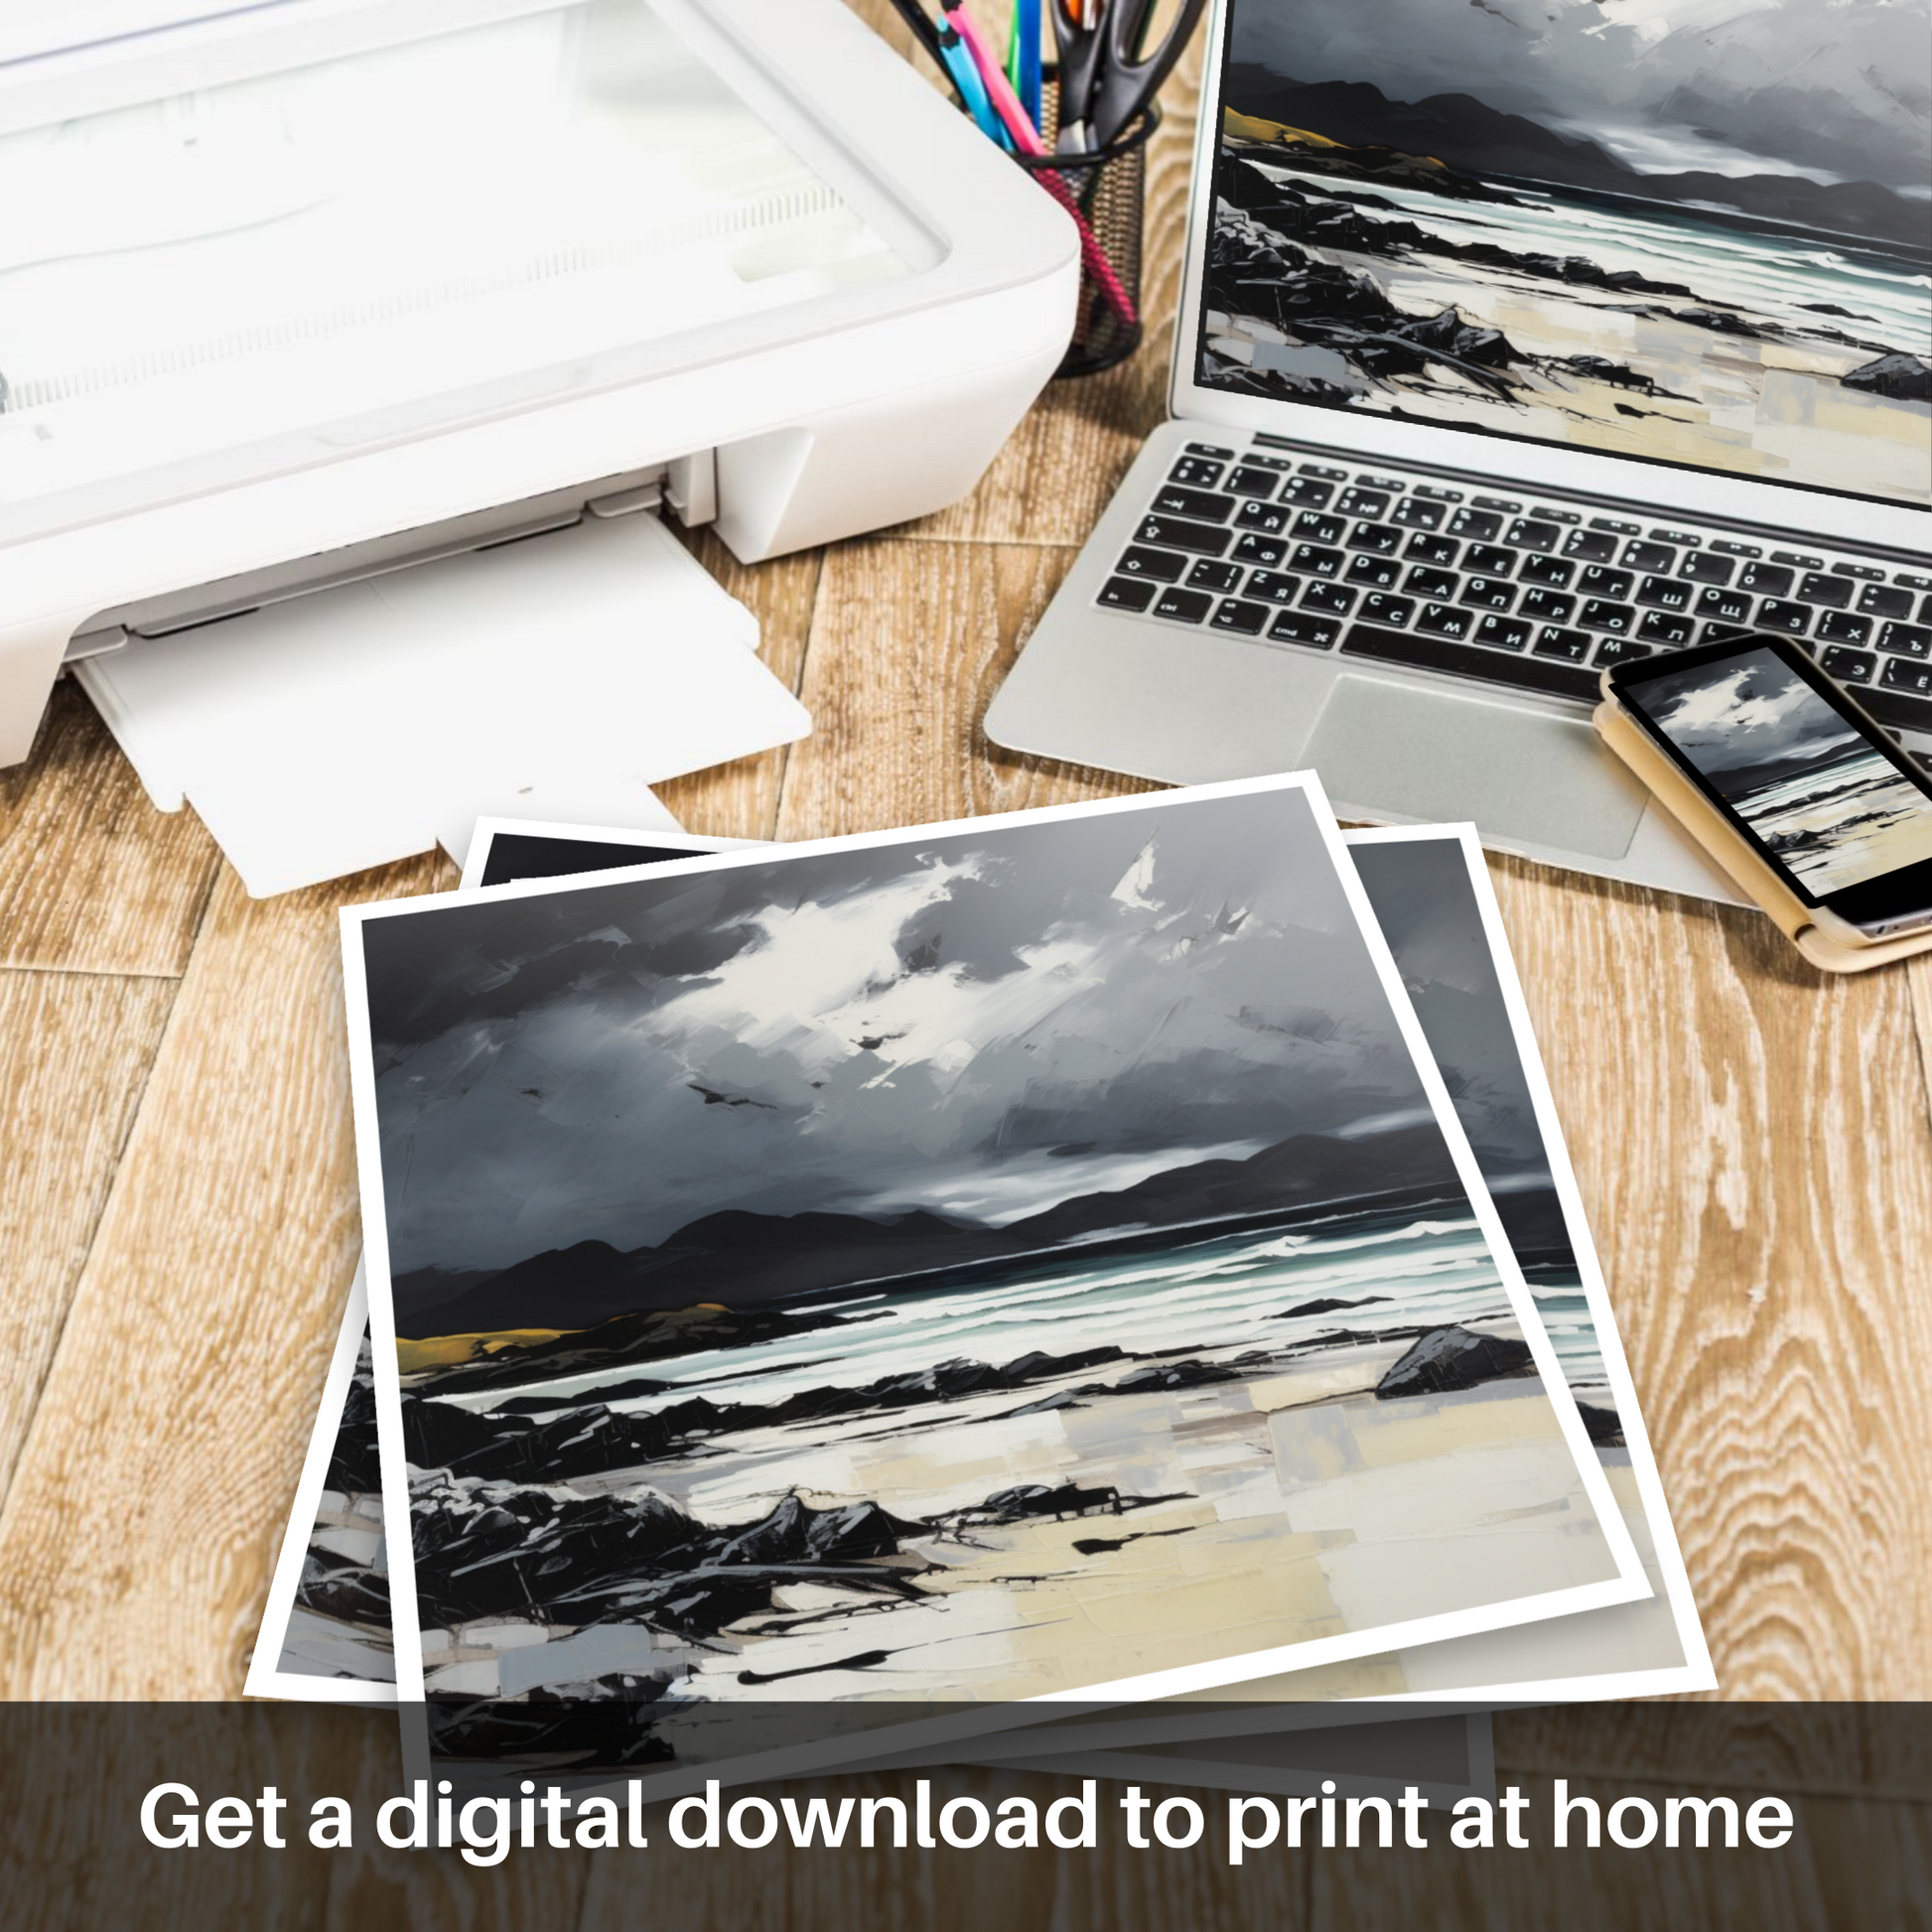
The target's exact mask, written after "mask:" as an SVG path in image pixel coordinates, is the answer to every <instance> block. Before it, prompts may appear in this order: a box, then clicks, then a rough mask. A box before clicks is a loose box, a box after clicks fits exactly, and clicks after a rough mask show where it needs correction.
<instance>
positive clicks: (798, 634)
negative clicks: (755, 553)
mask: <svg viewBox="0 0 1932 1932" xmlns="http://www.w3.org/2000/svg"><path fill="white" fill-rule="evenodd" d="M672 527H673V528H675V527H676V526H675V525H673V526H672ZM677 534H678V536H680V537H681V538H682V539H683V541H684V543H685V546H686V547H687V548H688V549H689V550H690V551H691V553H692V555H693V556H695V557H696V558H697V559H698V561H699V562H700V563H702V564H703V565H704V567H705V568H706V569H707V570H708V571H710V572H711V574H712V575H713V576H714V577H716V578H717V580H718V581H719V583H720V584H722V585H723V586H724V588H725V589H726V590H727V591H729V592H730V593H731V595H732V596H733V597H735V598H737V599H738V600H739V601H740V602H741V603H742V604H745V605H746V606H748V607H749V608H750V609H751V611H752V612H753V614H754V615H755V616H756V617H757V619H758V621H759V657H760V658H762V659H763V661H764V663H765V664H766V666H767V667H768V668H769V669H770V671H771V674H772V675H773V676H774V677H777V678H779V679H781V680H782V681H783V682H784V684H785V685H786V686H787V687H788V688H789V689H790V690H791V691H793V692H794V693H795V692H796V691H797V690H798V687H799V684H800V682H801V680H802V679H803V677H804V673H805V649H806V645H807V643H808V641H809V640H810V637H811V623H812V608H813V605H814V604H815V602H816V601H817V597H818V577H819V555H820V553H819V552H818V551H816V550H807V551H803V552H800V553H799V554H798V555H796V556H790V557H779V558H775V559H774V560H773V561H772V562H770V563H765V564H741V563H740V562H739V561H738V559H737V558H736V557H734V556H733V555H732V554H731V552H730V551H729V550H727V549H726V548H725V546H724V545H723V544H722V543H721V542H720V541H719V540H718V538H717V536H716V535H715V534H713V532H712V531H710V530H708V529H700V530H678V531H677ZM790 756H791V747H790V746H788V745H781V746H779V747H778V748H777V749H776V750H774V751H770V752H761V753H759V755H758V756H757V757H756V758H749V759H734V760H733V761H732V762H731V763H730V764H719V765H713V766H712V767H711V768H710V769H709V770H707V771H694V772H692V773H690V774H689V775H688V776H686V777H682V778H673V779H671V780H670V781H669V782H668V783H666V784H661V785H658V786H656V787H655V789H656V792H657V795H658V797H659V798H661V799H662V800H663V801H664V803H665V804H666V805H668V806H669V807H670V809H671V810H672V811H673V812H675V813H676V814H677V817H678V819H679V821H680V822H681V823H682V824H683V826H684V828H685V829H686V830H687V831H690V832H710V833H713V834H714V835H716V836H717V837H719V838H726V839H768V838H770V837H771V836H772V831H773V828H774V827H775V826H776V824H777V820H778V792H779V788H780V786H781V785H782V784H783V782H784V772H785V763H786V760H787V759H789V758H790Z"/></svg>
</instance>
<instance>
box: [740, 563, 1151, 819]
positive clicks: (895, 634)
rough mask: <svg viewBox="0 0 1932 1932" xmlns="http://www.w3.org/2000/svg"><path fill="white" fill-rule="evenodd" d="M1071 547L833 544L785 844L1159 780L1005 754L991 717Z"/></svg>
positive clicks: (1103, 793) (809, 668) (788, 786)
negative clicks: (990, 728) (991, 730)
mask: <svg viewBox="0 0 1932 1932" xmlns="http://www.w3.org/2000/svg"><path fill="white" fill-rule="evenodd" d="M1070 561H1071V559H1070V555H1069V553H1067V552H1066V551H1063V550H1053V549H1045V548H1040V547H1037V546H1032V545H992V544H977V543H975V544H957V543H925V542H911V541H906V540H903V539H897V538H882V539H874V540H871V541H868V542H860V543H847V544H841V545H839V546H837V547H836V548H834V549H832V550H830V551H828V552H827V553H826V557H825V570H824V576H823V578H822V579H821V582H820V592H819V605H818V612H817V616H816V618H815V619H814V621H813V626H812V643H811V650H810V653H809V655H808V656H807V658H806V660H805V681H804V684H803V687H802V689H801V695H802V696H803V698H804V700H805V703H806V704H807V705H808V706H809V707H810V709H811V713H812V717H813V720H814V725H815V729H814V732H813V735H812V736H811V737H810V738H809V739H807V740H806V741H805V742H804V743H803V744H802V745H799V746H796V747H794V748H793V751H792V756H791V761H790V764H789V766H788V767H787V770H786V773H785V783H784V796H783V804H782V807H781V810H780V812H779V819H778V823H779V836H780V837H781V838H787V839H801V838H824V837H828V836H830V835H832V834H834V833H841V832H862V831H873V830H876V829H878V828H880V827H882V826H891V825H918V824H924V823H928V822H930V821H932V820H935V819H946V818H959V817H966V816H969V815H972V814H976V813H981V812H1004V811H1017V810H1020V809H1022V808H1023V807H1027V806H1032V805H1049V804H1064V803H1068V802H1071V801H1074V800H1077V799H1082V798H1104V797H1113V796H1116V795H1118V794H1120V793H1122V792H1129V791H1136V790H1147V789H1150V788H1151V787H1148V786H1146V785H1143V784H1141V783H1139V782H1138V781H1137V780H1134V779H1131V778H1123V777H1120V776H1119V775H1117V774H1116V773H1113V772H1103V771H1094V770H1087V769H1083V768H1080V767H1076V766H1072V765H1059V764H1050V763H1047V762H1045V761H1043V760H1040V759H1022V758H1016V757H1012V756H1009V755H1008V754H1006V753H1003V752H995V751H994V749H993V748H992V747H991V746H990V745H989V744H988V743H987V741H986V739H985V737H984V735H983V734H982V732H981V731H980V720H981V718H982V716H983V715H984V713H985V710H986V706H987V704H988V702H989V701H990V700H991V698H992V696H993V693H994V692H995V691H996V690H997V689H998V688H999V685H1000V680H1001V679H1002V678H1003V677H1004V676H1005V675H1006V673H1007V670H1008V669H1009V668H1010V666H1011V665H1012V663H1013V660H1014V657H1015V656H1016V655H1017V654H1018V651H1019V646H1020V639H1021V637H1022V636H1023V635H1024V634H1025V633H1026V632H1027V631H1028V630H1029V629H1031V628H1032V626H1033V624H1034V623H1035V621H1037V619H1038V617H1039V613H1040V612H1041V611H1042V610H1043V609H1044V608H1045V605H1046V601H1047V599H1048V598H1050V597H1051V596H1052V594H1053V591H1054V589H1055V588H1056V587H1057V585H1058V583H1059V580H1060V577H1061V576H1062V575H1063V574H1064V572H1065V569H1066V566H1067V564H1068V563H1069V562H1070Z"/></svg>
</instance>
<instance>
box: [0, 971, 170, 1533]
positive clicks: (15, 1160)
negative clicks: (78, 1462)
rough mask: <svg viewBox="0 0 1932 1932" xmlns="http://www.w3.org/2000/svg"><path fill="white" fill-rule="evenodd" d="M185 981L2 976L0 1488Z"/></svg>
mask: <svg viewBox="0 0 1932 1932" xmlns="http://www.w3.org/2000/svg"><path fill="white" fill-rule="evenodd" d="M175 992H176V982H175V981H173V980H165V979H123V978H109V977H106V976H103V975H99V974H78V973H40V972H0V1255H4V1256H5V1257H6V1261H5V1268H4V1273H5V1278H6V1283H7V1329H8V1348H7V1353H6V1360H5V1365H4V1367H0V1496H4V1495H5V1493H6V1488H7V1484H8V1481H9V1480H10V1479H11V1477H12V1474H13V1469H14V1464H15V1461H16V1459H17V1458H18V1456H19V1454H20V1449H21V1445H22V1443H23V1442H24V1441H25V1440H26V1436H27V1430H28V1425H29V1423H30V1422H31V1421H32V1419H33V1414H34V1409H35V1406H36V1404H37V1403H38V1402H39V1400H40V1394H41V1387H42V1384H43V1383H44V1382H45V1380H46V1377H47V1371H48V1365H49V1363H50V1362H51V1361H52V1360H53V1359H54V1352H55V1347H56V1345H57V1343H58V1342H59V1340H60V1337H61V1330H62V1327H63V1325H64V1323H65V1322H66V1320H67V1316H68V1308H69V1303H70V1301H71V1300H72V1296H73V1290H74V1284H75V1283H76V1282H77V1281H78V1280H79V1279H80V1270H81V1266H82V1264H83V1263H84V1262H85V1260H86V1258H87V1248H88V1245H89V1244H90V1243H91V1241H92V1240H93V1235H94V1227H95V1224H96V1222H98V1220H99V1219H100V1213H101V1209H102V1207H103V1206H104V1205H105V1203H106V1200H107V1193H108V1188H109V1186H110V1184H111V1183H112V1180H113V1177H114V1171H115V1168H116V1166H117V1165H118V1163H119V1161H120V1157H121V1147H122V1144H123V1142H124V1141H125V1140H126V1138H127V1131H128V1127H129V1125H130V1123H131V1122H132V1121H133V1119H134V1111H135V1108H136V1106H137V1105H138V1104H139V1101H140V1098H141V1091H142V1087H143V1085H144V1084H145V1082H146V1080H147V1077H148V1069H149V1067H150V1065H151V1064H152V1062H153V1060H154V1055H155V1049H156V1048H157V1047H158V1046H159V1045H160V1043H161V1033H162V1028H163V1027H164V1026H165V1025H166V1024H167V1019H168V1012H169V1009H170V1008H171V1007H172V1006H173V1005H174V1001H175Z"/></svg>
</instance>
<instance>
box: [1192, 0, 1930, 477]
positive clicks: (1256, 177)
mask: <svg viewBox="0 0 1932 1932" xmlns="http://www.w3.org/2000/svg"><path fill="white" fill-rule="evenodd" d="M1226 32H1227V41H1226V45H1225V49H1224V64H1223V74H1222V83H1221V94H1220V101H1219V108H1220V115H1221V124H1220V149H1219V157H1218V164H1217V167H1216V171H1215V203H1214V208H1213V219H1212V228H1211V231H1210V234H1209V238H1208V246H1207V251H1206V270H1205V285H1204V287H1203V289H1202V299H1201V304H1200V314H1201V332H1200V342H1199V345H1198V358H1199V361H1198V368H1197V372H1196V379H1197V381H1198V382H1200V383H1201V384H1202V385H1203V386H1205V387H1209V388H1215V389H1224V390H1230V391H1233V392H1236V393H1244V394H1250V395H1255V396H1260V397H1265V398H1273V399H1280V400H1283V401H1292V402H1298V403H1315V404H1323V405H1327V406H1330V407H1332V408H1336V409H1355V410H1375V411H1379V412H1383V413H1387V414H1400V415H1402V416H1404V417H1407V418H1409V419H1411V420H1415V421H1421V422H1429V423H1440V424H1442V425H1444V426H1446V427H1449V428H1453V429H1459V430H1479V431H1487V432H1490V433H1492V434H1496V435H1501V436H1512V437H1522V438H1528V439H1533V440H1535V441H1538V442H1543V443H1554V444H1560V445H1568V446H1570V447H1574V448H1576V449H1579V450H1587V451H1590V452H1593V453H1597V454H1602V455H1609V456H1621V457H1635V458H1641V459H1646V460H1649V461H1652V462H1661V463H1671V464H1679V465H1688V466H1695V467H1698V468H1701V469H1711V470H1721V471H1728V472H1730V473H1732V474H1734V475H1736V476H1738V477H1745V478H1749V479H1751V480H1753V481H1756V482H1762V483H1789V484H1799V485H1805V486H1809V487H1813V488H1821V489H1829V490H1833V491H1836V492H1840V493H1843V494H1850V495H1864V496H1876V497H1880V498H1884V499H1888V500H1893V501H1899V502H1907V503H1919V502H1928V501H1932V363H1928V359H1927V358H1928V356H1932V279H1928V266H1929V265H1932V253H1929V250H1928V240H1929V237H1932V154H1929V153H1928V136H1927V120H1926V113H1927V104H1928V90H1927V86H1926V41H1925V18H1924V13H1923V10H1922V9H1921V8H1919V7H1916V6H1900V5H1895V4H1892V3H1891V0H1833V4H1831V5H1829V6H1823V5H1811V6H1790V5H1784V6H1780V5H1773V4H1755V5H1753V4H1749V3H1748V0H1746V4H1741V5H1740V4H1737V0H1348V4H1346V5H1336V4H1334V0H1230V4H1229V8H1228V13H1227V28H1226Z"/></svg>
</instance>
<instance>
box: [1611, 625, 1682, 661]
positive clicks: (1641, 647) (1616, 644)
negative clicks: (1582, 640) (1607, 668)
mask: <svg viewBox="0 0 1932 1932" xmlns="http://www.w3.org/2000/svg"><path fill="white" fill-rule="evenodd" d="M1686 628H1687V629H1688V628H1689V626H1688V625H1686ZM1649 655H1650V646H1649V645H1648V644H1633V643H1632V642H1631V641H1630V639H1629V638H1628V637H1605V638H1604V639H1603V641H1602V642H1601V643H1600V644H1598V645H1597V646H1596V654H1595V655H1594V656H1593V657H1592V658H1591V659H1590V660H1589V661H1590V662H1591V663H1592V664H1594V665H1596V666H1598V667H1599V668H1601V667H1602V666H1604V665H1608V664H1627V663H1629V661H1630V660H1631V658H1633V657H1648V656H1649Z"/></svg>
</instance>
